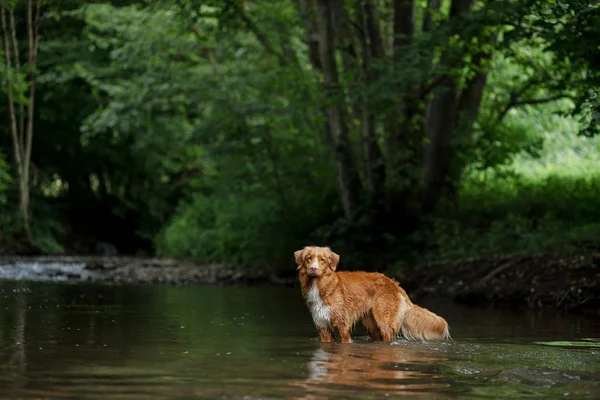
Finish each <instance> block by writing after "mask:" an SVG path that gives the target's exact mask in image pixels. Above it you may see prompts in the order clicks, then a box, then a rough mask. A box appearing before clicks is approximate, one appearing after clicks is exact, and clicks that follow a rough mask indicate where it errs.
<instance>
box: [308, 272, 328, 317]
mask: <svg viewBox="0 0 600 400" xmlns="http://www.w3.org/2000/svg"><path fill="white" fill-rule="evenodd" d="M306 303H307V304H308V308H309V309H310V312H311V314H312V317H313V321H314V323H315V325H316V326H317V327H320V328H325V327H328V326H329V317H330V316H329V306H327V305H325V304H324V303H323V300H322V299H321V296H320V295H319V288H318V287H317V281H316V280H315V281H313V283H312V286H311V288H310V290H309V291H308V295H307V296H306Z"/></svg>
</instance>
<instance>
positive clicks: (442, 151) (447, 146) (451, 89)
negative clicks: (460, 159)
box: [422, 0, 474, 211]
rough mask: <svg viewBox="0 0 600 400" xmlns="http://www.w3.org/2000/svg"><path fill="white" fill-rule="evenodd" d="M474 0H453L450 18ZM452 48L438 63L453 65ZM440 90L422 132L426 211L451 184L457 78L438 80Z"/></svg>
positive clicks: (467, 9) (423, 196)
mask: <svg viewBox="0 0 600 400" xmlns="http://www.w3.org/2000/svg"><path fill="white" fill-rule="evenodd" d="M473 2H474V0H453V1H452V4H451V6H450V18H454V17H457V16H459V15H461V14H463V13H465V12H467V11H469V10H470V8H471V6H472V5H473ZM452 56H453V55H452V54H451V50H446V51H445V52H444V54H442V58H441V64H442V65H445V66H446V67H447V68H448V69H451V68H452V67H454V66H455V64H456V62H457V61H456V60H455V59H453V58H452ZM441 87H442V88H443V92H442V93H440V94H439V95H437V96H436V97H435V98H434V99H433V100H432V101H431V103H430V104H429V107H428V109H427V115H426V123H425V131H426V137H427V144H426V146H425V149H424V155H423V170H424V173H423V180H422V200H423V207H424V209H425V211H428V210H431V209H432V208H433V207H435V205H436V204H437V202H438V200H439V199H440V196H441V194H442V192H443V189H444V188H449V187H451V185H450V182H449V177H450V167H451V163H452V153H453V147H452V140H453V138H454V133H455V130H456V121H457V116H458V103H459V91H458V86H457V82H456V78H455V77H454V76H452V75H450V74H447V75H445V76H444V77H443V78H442V80H441Z"/></svg>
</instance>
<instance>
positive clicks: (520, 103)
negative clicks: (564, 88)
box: [513, 93, 569, 107]
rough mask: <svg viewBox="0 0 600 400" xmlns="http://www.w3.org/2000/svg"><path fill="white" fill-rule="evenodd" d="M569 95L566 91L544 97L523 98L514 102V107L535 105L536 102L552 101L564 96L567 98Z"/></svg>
mask: <svg viewBox="0 0 600 400" xmlns="http://www.w3.org/2000/svg"><path fill="white" fill-rule="evenodd" d="M567 97H569V96H567V95H566V94H564V93H561V94H557V95H555V96H549V97H543V98H541V99H531V100H521V101H517V102H515V103H514V104H513V107H519V106H530V105H534V104H543V103H550V102H552V101H556V100H560V99H564V98H567Z"/></svg>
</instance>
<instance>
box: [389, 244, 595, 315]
mask: <svg viewBox="0 0 600 400" xmlns="http://www.w3.org/2000/svg"><path fill="white" fill-rule="evenodd" d="M393 275H396V277H397V279H398V280H399V282H400V283H401V284H402V286H403V287H404V288H405V289H406V290H407V291H408V292H409V293H410V295H411V297H414V298H417V299H418V298H419V297H425V296H441V297H445V298H450V299H452V300H454V301H457V302H460V303H463V304H470V305H495V306H503V307H510V308H533V309H553V310H557V311H562V312H575V313H584V314H588V315H597V316H600V246H598V245H597V244H592V243H571V244H569V245H561V246H556V247H553V248H549V249H547V250H546V251H544V252H541V253H539V254H535V255H514V256H507V257H486V258H480V259H473V260H463V261H459V262H452V263H439V264H424V265H419V266H417V267H415V268H413V269H411V270H409V271H404V272H401V273H398V274H393Z"/></svg>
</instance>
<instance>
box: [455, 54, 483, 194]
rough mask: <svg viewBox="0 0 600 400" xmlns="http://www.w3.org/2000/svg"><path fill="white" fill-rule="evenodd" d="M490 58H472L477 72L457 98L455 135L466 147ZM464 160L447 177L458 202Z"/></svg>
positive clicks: (479, 102) (475, 56) (477, 109)
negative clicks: (457, 135)
mask: <svg viewBox="0 0 600 400" xmlns="http://www.w3.org/2000/svg"><path fill="white" fill-rule="evenodd" d="M491 58H492V52H491V51H487V52H483V51H482V52H479V53H476V54H475V55H474V56H473V61H472V62H473V66H474V67H475V68H476V70H477V72H476V73H475V75H474V76H473V77H472V78H471V79H469V80H468V81H467V82H466V84H465V87H464V89H463V90H462V91H461V93H460V95H459V98H458V106H457V118H458V120H457V124H456V129H457V133H458V134H460V135H461V137H462V138H463V139H464V140H461V142H464V143H466V146H471V141H472V135H473V124H474V123H475V120H476V119H477V115H478V114H479V108H480V106H481V99H482V97H483V91H484V90H485V84H486V82H487V76H488V73H487V67H488V66H487V65H486V64H487V62H488V61H489V60H490V59H491ZM465 161H466V160H464V159H459V160H456V162H454V163H453V165H452V166H451V171H450V176H449V189H450V194H451V195H452V196H453V197H454V199H455V200H458V189H459V186H460V180H461V175H462V173H463V170H464V167H465Z"/></svg>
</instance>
